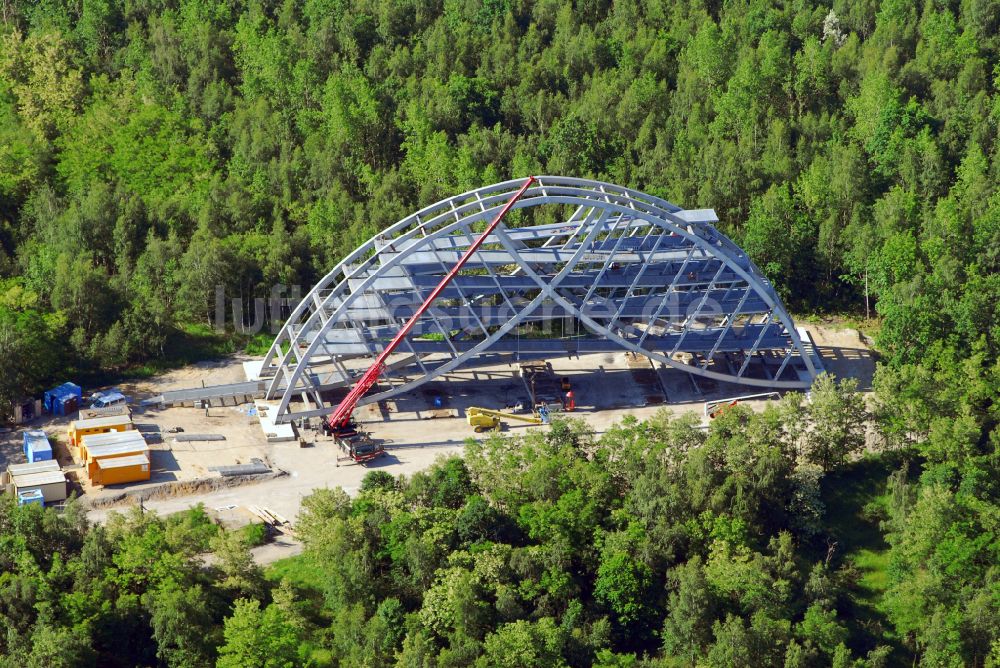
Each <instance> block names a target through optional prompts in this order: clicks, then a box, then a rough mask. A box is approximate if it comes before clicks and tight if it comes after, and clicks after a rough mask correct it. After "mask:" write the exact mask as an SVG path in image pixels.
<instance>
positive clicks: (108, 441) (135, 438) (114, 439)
mask: <svg viewBox="0 0 1000 668" xmlns="http://www.w3.org/2000/svg"><path fill="white" fill-rule="evenodd" d="M123 443H129V444H131V445H133V446H136V447H146V439H145V438H144V437H143V435H142V432H141V431H139V430H137V429H129V430H128V431H109V432H107V433H104V434H88V435H86V436H83V437H81V438H80V448H79V455H80V463H81V464H87V463H88V462H89V461H90V459H91V457H90V448H94V447H98V446H103V445H120V444H123Z"/></svg>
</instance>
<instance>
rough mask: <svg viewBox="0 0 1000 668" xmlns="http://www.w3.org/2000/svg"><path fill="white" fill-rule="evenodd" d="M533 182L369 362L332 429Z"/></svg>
mask: <svg viewBox="0 0 1000 668" xmlns="http://www.w3.org/2000/svg"><path fill="white" fill-rule="evenodd" d="M534 182H535V177H534V176H529V177H528V179H527V180H526V181H525V182H524V185H522V186H521V188H520V189H519V190H518V191H517V192H516V193H514V196H513V197H511V198H510V201H508V202H507V203H506V204H505V205H504V207H503V208H502V209H500V213H498V214H497V216H496V218H494V219H493V221H492V222H491V223H490V224H489V225H487V226H486V229H485V230H483V233H482V234H480V235H479V237H478V238H477V239H476V240H475V241H474V242H473V243H472V245H471V246H469V249H468V250H467V251H465V254H463V255H462V257H461V258H459V260H458V262H456V263H455V266H454V267H452V268H451V271H449V272H448V273H447V274H446V275H445V276H444V278H442V279H441V282H440V283H438V285H437V287H436V288H434V290H433V291H432V292H431V294H430V295H429V296H428V297H427V299H425V300H424V303H423V304H421V305H420V306H419V308H417V310H416V311H414V313H413V316H411V317H410V319H409V320H407V322H406V324H405V325H403V328H402V329H400V330H399V332H397V333H396V336H395V337H393V339H392V341H390V342H389V345H387V346H386V347H385V348H384V349H383V350H382V352H381V353H379V355H378V357H376V358H375V361H374V362H372V365H371V366H370V367H368V370H367V371H365V372H364V374H363V375H362V376H361V378H360V379H358V382H357V383H356V384H355V385H354V387H353V388H351V391H350V392H348V393H347V396H346V397H344V399H343V400H342V401H341V402H340V404H339V405H338V406H337V408H336V409H334V411H333V413H331V414H330V417H329V419H328V420H327V423H328V424H329V425H330V426H331V427H333V428H337V427H340V426H341V425H345V424H347V423H348V422H349V421H350V419H351V414H352V413H353V412H354V409H355V408H356V407H357V405H358V402H359V401H361V397H363V396H365V394H366V393H367V392H368V390H370V389H371V388H372V387H374V385H375V383H377V382H378V379H379V377H380V376H381V375H382V372H383V370H384V369H385V361H386V359H388V357H389V355H391V354H392V353H393V352H394V351H395V350H396V348H397V347H399V344H400V343H402V341H403V339H405V338H406V336H407V335H408V334H409V333H410V331H411V330H412V329H413V326H414V325H416V324H417V321H418V320H420V318H421V316H423V315H424V313H426V312H427V309H429V308H430V307H431V304H433V303H434V300H435V299H437V298H438V295H440V294H441V293H442V292H443V291H444V289H445V288H446V287H447V286H448V284H449V283H451V280H452V279H453V278H455V276H456V275H458V272H460V271H461V270H462V267H464V266H465V263H466V262H468V261H469V258H471V257H472V255H473V254H474V253H475V252H476V251H477V250H479V247H480V246H482V245H483V242H485V241H486V237H488V236H489V235H490V233H491V232H493V230H494V229H496V226H497V225H499V224H500V221H501V220H503V218H504V216H506V215H507V212H508V211H510V210H511V208H512V207H513V206H514V203H515V202H517V200H519V199H521V196H522V195H524V193H525V192H526V191H527V190H528V188H529V187H530V186H531V184H532V183H534Z"/></svg>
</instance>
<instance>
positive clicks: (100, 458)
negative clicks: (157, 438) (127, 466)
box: [86, 441, 149, 484]
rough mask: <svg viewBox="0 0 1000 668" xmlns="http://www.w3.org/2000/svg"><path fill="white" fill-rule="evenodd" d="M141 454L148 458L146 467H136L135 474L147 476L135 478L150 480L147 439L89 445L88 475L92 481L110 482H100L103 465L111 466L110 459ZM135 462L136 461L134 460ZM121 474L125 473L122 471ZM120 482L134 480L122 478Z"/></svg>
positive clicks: (136, 478)
mask: <svg viewBox="0 0 1000 668" xmlns="http://www.w3.org/2000/svg"><path fill="white" fill-rule="evenodd" d="M137 455H141V456H143V457H145V458H146V469H145V470H143V469H141V468H139V467H136V468H135V469H134V470H133V473H134V475H136V476H142V475H143V474H145V477H135V478H134V480H148V479H149V446H148V445H146V442H145V441H132V442H130V443H112V444H109V445H91V446H88V447H87V461H86V467H87V475H88V476H90V480H91V482H94V483H99V484H109V483H100V479H101V473H100V472H99V471H100V469H101V467H102V466H103V467H104V468H109V465H107V464H106V462H108V461H109V460H112V459H120V458H122V457H135V456H137ZM133 463H135V462H133ZM121 475H125V473H122V474H121ZM120 482H133V480H121V481H120Z"/></svg>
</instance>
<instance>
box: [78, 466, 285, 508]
mask: <svg viewBox="0 0 1000 668" xmlns="http://www.w3.org/2000/svg"><path fill="white" fill-rule="evenodd" d="M287 475H288V473H287V472H286V471H281V470H275V471H271V472H270V473H262V474H256V475H236V476H212V477H210V478H195V479H193V480H178V481H175V482H165V483H163V484H162V485H156V486H153V487H145V488H142V489H126V490H122V491H121V493H119V494H109V495H102V496H101V497H99V498H92V497H84V498H83V499H82V500H81V502H82V503H84V504H85V505H86V506H88V507H90V508H93V509H98V508H113V507H115V506H121V505H135V504H136V503H138V502H139V501H150V500H152V499H170V498H174V497H177V496H187V495H189V494H207V493H210V492H216V491H219V490H221V489H227V488H229V487H239V486H241V485H253V484H256V483H260V482H265V481H267V480H274V479H275V478H282V477H284V476H287Z"/></svg>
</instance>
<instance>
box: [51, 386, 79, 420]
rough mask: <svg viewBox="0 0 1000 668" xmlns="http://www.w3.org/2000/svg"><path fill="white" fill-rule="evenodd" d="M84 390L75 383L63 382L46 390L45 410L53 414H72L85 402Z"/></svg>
mask: <svg viewBox="0 0 1000 668" xmlns="http://www.w3.org/2000/svg"><path fill="white" fill-rule="evenodd" d="M82 399H83V391H82V390H81V389H80V386H79V385H77V384H75V383H63V384H62V385H60V386H59V387H56V388H53V389H51V390H49V391H48V392H46V393H45V394H44V395H43V397H42V403H43V404H45V410H47V411H48V412H49V413H52V415H72V414H73V413H75V412H76V411H77V410H79V409H80V405H81V404H82V403H83V401H82Z"/></svg>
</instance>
